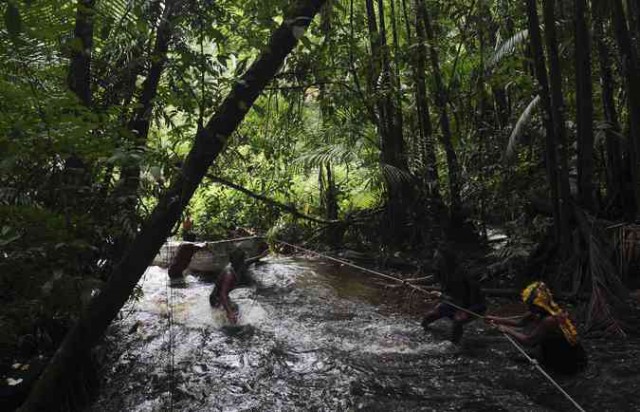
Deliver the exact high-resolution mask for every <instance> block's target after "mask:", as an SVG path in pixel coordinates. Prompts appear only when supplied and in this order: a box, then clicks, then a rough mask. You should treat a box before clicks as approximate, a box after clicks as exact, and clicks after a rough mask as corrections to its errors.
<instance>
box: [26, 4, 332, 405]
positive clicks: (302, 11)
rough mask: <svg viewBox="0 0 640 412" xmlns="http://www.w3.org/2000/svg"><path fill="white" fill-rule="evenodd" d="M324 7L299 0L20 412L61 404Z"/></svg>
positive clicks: (214, 119) (197, 142)
mask: <svg viewBox="0 0 640 412" xmlns="http://www.w3.org/2000/svg"><path fill="white" fill-rule="evenodd" d="M322 3H323V0H306V1H300V2H298V3H297V4H296V6H295V7H293V8H292V9H291V10H290V12H289V13H287V15H286V16H285V18H284V20H283V23H282V24H281V25H280V27H279V28H278V29H277V30H276V31H275V32H274V33H273V34H272V36H271V39H270V40H269V43H268V44H267V45H266V47H265V49H264V51H263V52H262V53H261V54H260V56H259V57H258V58H257V59H256V61H255V62H254V63H253V64H252V65H251V67H250V68H249V70H247V72H246V73H245V74H244V75H243V76H242V77H241V78H240V79H239V80H238V82H236V84H235V85H234V86H233V88H232V89H231V92H230V93H229V95H228V96H227V97H226V98H225V100H224V101H223V102H222V105H221V106H220V108H219V109H218V111H217V113H216V114H215V115H214V116H213V117H212V118H211V119H210V120H209V122H208V123H207V125H206V126H205V127H204V128H203V129H201V130H200V131H199V132H198V133H197V135H196V138H195V142H194V145H193V147H192V149H191V151H190V152H189V155H188V156H187V159H186V160H185V163H184V166H183V168H182V173H181V174H180V175H179V176H178V177H177V179H176V181H175V182H174V183H173V184H172V185H171V187H170V188H169V190H168V191H167V193H166V194H165V195H164V196H162V198H161V199H160V200H159V203H158V205H157V206H156V207H155V209H154V210H153V212H152V214H151V216H150V217H149V219H148V220H147V221H146V223H145V225H144V226H143V228H142V230H141V231H140V232H139V233H138V235H137V236H136V238H135V240H134V241H133V244H132V245H131V247H130V248H129V250H128V253H126V254H125V255H124V258H123V259H122V261H121V262H119V263H118V265H116V266H115V267H114V269H113V271H112V273H111V276H110V278H109V281H108V282H107V284H106V285H105V287H104V288H103V289H102V290H101V291H100V293H99V294H98V295H97V296H96V297H95V298H94V299H93V300H92V301H91V303H90V305H89V306H88V307H87V309H86V310H85V311H84V312H83V313H82V315H81V316H80V318H79V319H78V322H77V323H76V325H75V326H74V327H73V328H72V329H71V331H70V332H69V333H68V335H67V336H66V338H65V340H64V341H63V342H62V344H61V346H60V348H58V350H57V352H56V353H55V355H54V357H53V358H52V359H51V362H50V363H49V365H48V366H47V368H46V369H45V371H44V373H43V374H42V376H41V377H40V378H39V379H38V381H37V383H36V385H35V387H34V388H33V390H32V392H31V394H30V396H29V398H28V399H27V401H26V402H25V404H24V405H22V407H21V408H20V409H19V410H20V411H22V412H25V411H51V410H52V409H53V407H55V406H56V405H59V404H60V402H61V398H62V396H63V394H64V393H65V389H67V388H65V382H66V381H67V379H66V375H67V374H68V373H72V372H73V371H74V370H75V367H76V366H77V363H78V362H80V360H79V359H80V358H79V356H78V355H79V354H83V353H86V352H87V351H88V350H89V349H90V348H91V347H92V346H93V345H95V344H96V342H97V341H98V340H99V339H100V337H101V336H102V334H103V333H104V331H105V330H106V328H107V326H108V325H109V324H110V323H111V321H112V320H113V319H114V318H115V317H116V315H117V314H118V311H119V310H120V308H121V307H122V305H123V304H124V303H125V302H126V301H127V299H128V298H129V295H130V294H131V291H132V290H133V288H134V287H135V285H136V284H137V283H138V281H139V280H140V277H141V276H142V274H143V273H144V271H145V270H146V268H147V266H148V265H149V263H150V262H151V261H152V260H153V257H154V256H155V255H156V254H157V252H158V250H159V249H160V246H162V243H163V242H164V241H165V239H166V238H167V236H168V235H169V233H170V232H171V229H172V227H173V226H174V225H175V224H176V222H177V221H178V219H179V217H180V215H181V213H182V211H183V210H184V208H185V206H186V204H187V203H188V202H189V200H190V199H191V197H192V196H193V193H194V192H195V190H196V188H197V187H198V185H199V184H200V182H201V181H202V178H203V177H204V175H205V174H206V172H207V169H208V168H209V167H210V166H211V164H212V163H213V162H214V160H215V159H216V158H217V157H218V155H219V154H220V152H222V150H223V149H224V148H225V146H226V144H227V140H228V139H229V137H230V136H231V134H232V133H233V131H234V130H235V129H236V128H237V127H238V125H239V124H240V122H241V121H242V119H243V118H244V116H245V115H246V113H247V112H248V111H249V109H250V108H251V106H252V105H253V103H254V101H255V100H256V99H257V98H258V96H259V95H260V93H261V92H262V90H263V89H264V88H265V87H266V86H267V84H268V83H269V81H271V79H273V77H274V75H275V74H276V72H277V71H278V69H279V68H280V66H281V65H282V63H283V61H284V59H285V58H286V57H287V55H288V54H289V53H290V52H291V50H292V49H293V47H294V46H295V45H296V43H297V40H298V38H300V37H301V36H302V35H303V33H304V30H305V29H306V28H307V27H308V25H309V24H310V23H311V20H312V19H313V17H314V15H315V14H316V13H317V11H318V9H319V8H320V6H321V5H322Z"/></svg>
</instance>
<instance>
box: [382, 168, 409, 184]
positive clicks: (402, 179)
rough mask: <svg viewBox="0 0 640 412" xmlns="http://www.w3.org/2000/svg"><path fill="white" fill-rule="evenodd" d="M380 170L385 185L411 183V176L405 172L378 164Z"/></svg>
mask: <svg viewBox="0 0 640 412" xmlns="http://www.w3.org/2000/svg"><path fill="white" fill-rule="evenodd" d="M380 169H381V171H382V176H383V178H384V181H385V182H386V183H387V185H399V184H404V183H411V182H413V175H412V174H411V173H410V172H409V171H407V170H402V169H400V168H398V167H396V166H393V165H390V164H388V163H380Z"/></svg>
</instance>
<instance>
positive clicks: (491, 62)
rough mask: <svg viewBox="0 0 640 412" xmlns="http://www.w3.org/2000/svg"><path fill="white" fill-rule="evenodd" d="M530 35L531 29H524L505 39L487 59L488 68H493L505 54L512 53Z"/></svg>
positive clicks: (486, 67)
mask: <svg viewBox="0 0 640 412" xmlns="http://www.w3.org/2000/svg"><path fill="white" fill-rule="evenodd" d="M528 37H529V30H526V29H525V30H522V31H519V32H517V33H516V34H514V35H513V36H511V37H509V38H508V39H506V40H505V41H503V42H502V43H501V44H500V45H499V46H497V47H496V50H495V51H494V53H493V54H492V55H491V56H490V57H489V59H487V64H486V66H485V69H486V70H491V69H493V68H494V67H495V66H496V65H497V64H498V63H500V61H501V60H502V59H504V58H505V56H508V55H510V54H512V53H513V52H514V51H515V49H516V47H518V45H519V44H521V43H523V42H524V41H525V40H526V39H527V38H528Z"/></svg>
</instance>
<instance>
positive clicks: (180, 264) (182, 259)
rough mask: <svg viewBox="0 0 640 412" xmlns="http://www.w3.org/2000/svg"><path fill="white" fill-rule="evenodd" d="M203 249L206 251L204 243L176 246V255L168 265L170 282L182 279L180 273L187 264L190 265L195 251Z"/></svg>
mask: <svg viewBox="0 0 640 412" xmlns="http://www.w3.org/2000/svg"><path fill="white" fill-rule="evenodd" d="M204 249H206V245H205V244H204V243H202V244H196V243H183V244H181V245H180V246H178V250H177V251H176V255H175V256H174V258H173V260H172V261H171V264H170V265H169V269H168V272H169V278H170V279H171V280H177V279H182V272H184V270H185V269H186V268H187V267H188V266H189V263H191V258H192V257H193V255H194V254H195V253H196V252H197V251H199V250H204Z"/></svg>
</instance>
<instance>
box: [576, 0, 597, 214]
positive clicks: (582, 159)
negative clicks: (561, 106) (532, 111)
mask: <svg viewBox="0 0 640 412" xmlns="http://www.w3.org/2000/svg"><path fill="white" fill-rule="evenodd" d="M586 12H587V4H586V0H575V14H574V19H575V29H576V42H575V44H576V60H575V62H576V108H577V125H578V193H579V196H580V198H579V199H580V201H581V203H582V204H583V205H584V207H585V208H587V209H588V210H593V208H594V206H595V200H594V193H595V190H594V185H593V162H594V159H593V88H592V85H591V39H590V37H589V29H588V28H587V27H588V26H587V16H586Z"/></svg>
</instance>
